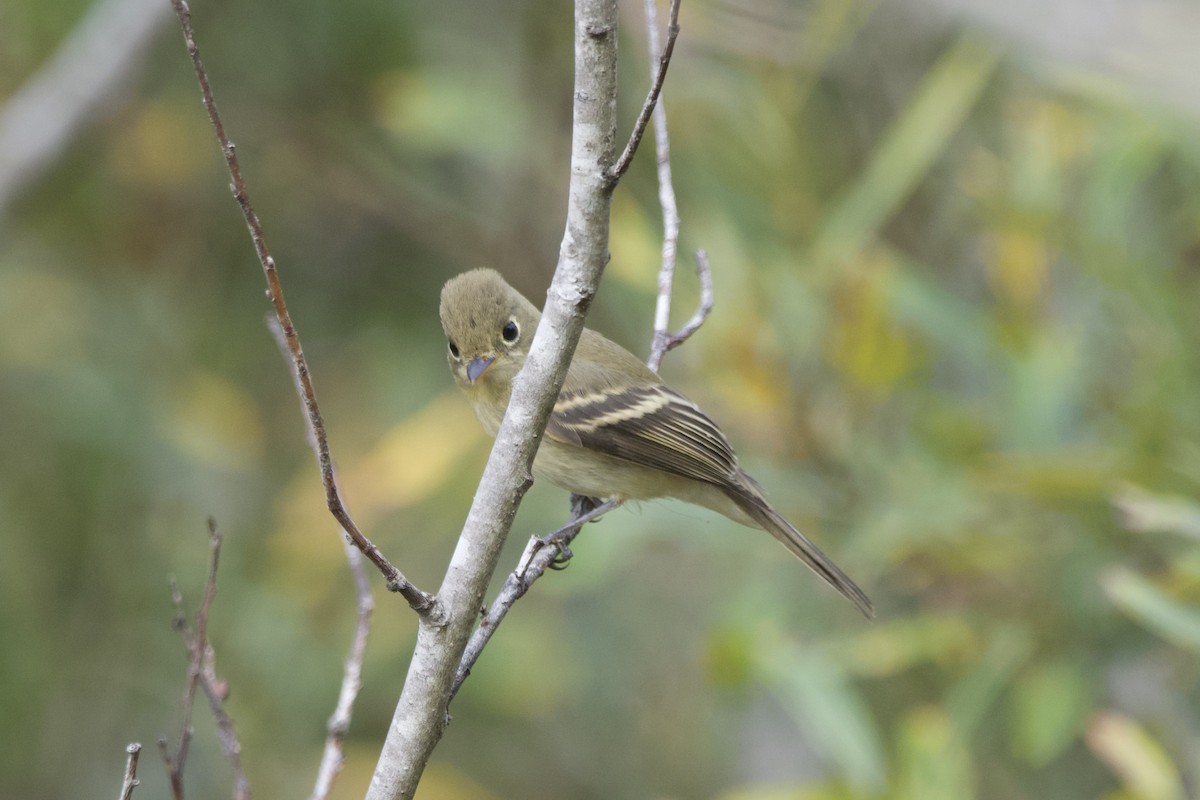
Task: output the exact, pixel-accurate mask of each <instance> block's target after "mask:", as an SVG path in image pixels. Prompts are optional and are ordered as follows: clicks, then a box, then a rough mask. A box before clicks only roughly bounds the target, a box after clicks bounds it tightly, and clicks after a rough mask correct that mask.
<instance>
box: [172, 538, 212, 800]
mask: <svg viewBox="0 0 1200 800" xmlns="http://www.w3.org/2000/svg"><path fill="white" fill-rule="evenodd" d="M208 548H209V556H208V578H207V580H206V581H205V584H204V598H203V600H201V602H200V610H199V611H197V612H196V628H195V631H194V632H193V630H192V629H191V628H190V627H189V625H188V621H187V612H186V611H185V610H184V608H183V594H182V593H181V592H180V591H179V585H178V584H177V583H176V582H175V579H174V578H172V579H171V600H172V602H173V603H174V605H175V619H174V620H173V622H172V626H173V627H174V628H175V630H177V631H179V633H180V635H182V636H183V641H184V645H185V646H186V648H187V653H188V671H187V680H186V681H185V682H184V685H183V725H182V730H181V731H180V733H179V748H178V749H177V750H176V751H175V755H174V756H172V755H170V751H169V750H168V747H167V742H166V740H165V739H160V740H159V742H158V746H159V750H160V751H161V752H162V754H163V759H164V760H165V761H166V764H167V778H168V779H169V781H170V784H171V797H173V798H174V799H175V800H183V770H184V767H185V766H186V765H187V757H188V749H189V747H190V746H191V743H192V708H193V707H194V706H195V700H196V686H197V685H198V684H199V683H200V677H201V673H202V671H203V661H204V650H205V648H206V647H208V639H207V636H208V614H209V610H210V609H211V608H212V603H213V599H214V598H215V597H216V595H217V566H218V564H219V562H220V558H221V533H220V531H219V530H217V523H216V520H214V519H212V518H209V520H208Z"/></svg>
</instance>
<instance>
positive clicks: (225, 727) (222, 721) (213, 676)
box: [200, 644, 250, 800]
mask: <svg viewBox="0 0 1200 800" xmlns="http://www.w3.org/2000/svg"><path fill="white" fill-rule="evenodd" d="M200 687H201V688H202V689H204V695H205V697H207V698H208V707H209V710H211V711H212V715H213V718H214V719H215V720H216V722H217V741H218V742H219V743H220V745H221V752H222V753H224V754H225V757H226V758H227V759H229V763H230V765H231V766H232V767H233V798H234V800H250V782H249V781H247V780H246V772H245V770H243V769H242V745H241V743H240V742H238V738H237V731H236V730H235V729H234V727H233V718H232V717H230V716H229V712H227V711H226V710H225V698H227V697H228V696H229V687H228V686H227V685H226V683H225V682H224V681H222V680H220V679H219V678H218V677H217V662H216V653H215V651H214V650H213V648H212V645H211V644H210V645H208V646H207V647H205V648H204V665H203V668H202V669H201V674H200Z"/></svg>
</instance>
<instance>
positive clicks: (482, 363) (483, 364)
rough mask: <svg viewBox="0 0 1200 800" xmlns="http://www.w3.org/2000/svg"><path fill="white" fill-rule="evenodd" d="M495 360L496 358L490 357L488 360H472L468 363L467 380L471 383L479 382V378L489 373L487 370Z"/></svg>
mask: <svg viewBox="0 0 1200 800" xmlns="http://www.w3.org/2000/svg"><path fill="white" fill-rule="evenodd" d="M495 360H496V357H495V356H488V357H487V358H481V357H478V356H476V357H475V358H472V359H471V360H470V362H468V363H467V380H469V381H470V382H471V383H474V382H475V381H477V380H479V376H480V375H482V374H483V373H485V372H487V368H488V367H490V366H491V365H492V362H493V361H495Z"/></svg>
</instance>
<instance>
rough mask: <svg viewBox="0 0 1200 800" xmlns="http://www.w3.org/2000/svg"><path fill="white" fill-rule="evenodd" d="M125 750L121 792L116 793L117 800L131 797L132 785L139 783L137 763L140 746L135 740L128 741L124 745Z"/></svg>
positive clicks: (140, 751) (140, 750)
mask: <svg viewBox="0 0 1200 800" xmlns="http://www.w3.org/2000/svg"><path fill="white" fill-rule="evenodd" d="M125 752H126V753H127V754H128V757H127V758H126V759H125V779H124V780H123V781H122V782H121V793H120V794H119V795H117V800H130V798H131V797H133V787H135V786H137V785H138V784H139V783H141V781H139V780H138V777H137V765H138V756H139V755H141V753H142V746H141V745H140V744H138V743H137V742H130V743H129V744H128V745H127V746H126V747H125Z"/></svg>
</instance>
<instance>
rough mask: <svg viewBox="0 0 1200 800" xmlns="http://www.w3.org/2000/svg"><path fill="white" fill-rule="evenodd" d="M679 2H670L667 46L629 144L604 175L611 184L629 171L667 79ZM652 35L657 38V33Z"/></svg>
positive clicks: (676, 35) (677, 24)
mask: <svg viewBox="0 0 1200 800" xmlns="http://www.w3.org/2000/svg"><path fill="white" fill-rule="evenodd" d="M679 2H680V0H671V10H670V12H669V13H670V21H669V22H668V23H667V45H666V47H664V48H663V51H662V55H660V56H659V57H658V63H657V68H655V69H654V78H653V79H652V80H651V81H650V91H649V92H648V93H647V94H646V102H644V103H642V110H641V112H640V113H638V118H637V122H635V123H634V125H633V132H632V133H630V134H629V142H628V143H626V145H625V150H624V151H623V152H622V153H621V157H620V158H618V159H617V161H616V163H615V164H613V166H612V168H611V169H609V170H608V172H606V173H605V177H606V178H607V179H608V180H609V181H611V182H613V183H616V182H617V181H618V180H620V178H621V176H622V175H624V174H625V171H626V170H628V169H629V165H630V164H631V163H633V155H634V153H636V152H637V149H638V145H639V144H641V141H642V136H643V135H644V134H645V133H646V125H647V124H648V123H649V122H650V114H651V112H653V111H654V106H655V105H656V104H657V103H658V95H659V93H660V92H661V91H662V87H663V81H665V80H666V78H667V67H668V66H670V64H671V54H672V53H674V52H675V40H676V39H677V38H678V37H679ZM654 35H655V37H656V38H657V35H658V34H657V32H655V34H654Z"/></svg>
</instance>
